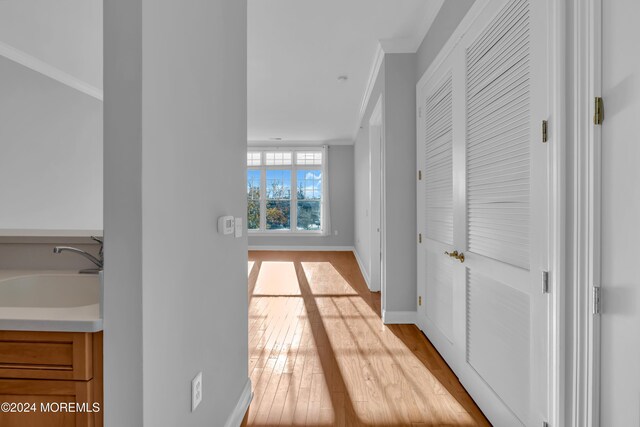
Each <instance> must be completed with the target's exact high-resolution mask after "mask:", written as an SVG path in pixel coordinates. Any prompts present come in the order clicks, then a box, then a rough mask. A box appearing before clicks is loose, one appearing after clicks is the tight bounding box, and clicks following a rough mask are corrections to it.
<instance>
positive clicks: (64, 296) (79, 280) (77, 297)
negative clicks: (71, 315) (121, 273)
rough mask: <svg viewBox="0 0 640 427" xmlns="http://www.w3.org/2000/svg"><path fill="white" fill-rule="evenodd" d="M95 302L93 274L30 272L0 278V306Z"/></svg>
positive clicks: (97, 285) (97, 298)
mask: <svg viewBox="0 0 640 427" xmlns="http://www.w3.org/2000/svg"><path fill="white" fill-rule="evenodd" d="M98 303H100V279H99V278H98V276H97V275H88V274H32V275H29V276H19V277H11V278H9V279H4V280H1V281H0V307H50V308H53V307H81V306H83V305H91V304H98Z"/></svg>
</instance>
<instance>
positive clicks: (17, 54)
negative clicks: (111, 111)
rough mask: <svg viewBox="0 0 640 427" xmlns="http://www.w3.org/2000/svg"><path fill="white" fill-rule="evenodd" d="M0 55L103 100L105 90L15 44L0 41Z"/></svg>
mask: <svg viewBox="0 0 640 427" xmlns="http://www.w3.org/2000/svg"><path fill="white" fill-rule="evenodd" d="M0 56H4V57H5V58H7V59H9V60H11V61H13V62H15V63H18V64H20V65H22V66H24V67H27V68H29V69H31V70H33V71H36V72H38V73H40V74H42V75H44V76H47V77H49V78H51V79H54V80H56V81H58V82H60V83H62V84H64V85H66V86H69V87H70V88H72V89H75V90H77V91H80V92H82V93H84V94H86V95H89V96H91V97H92V98H96V99H98V100H100V101H102V100H103V91H102V89H100V88H97V87H95V86H93V85H91V84H89V83H87V82H85V81H84V80H81V79H79V78H77V77H74V76H72V75H71V74H68V73H66V72H64V71H62V70H60V69H59V68H56V67H54V66H53V65H50V64H48V63H46V62H44V61H42V60H40V59H38V58H36V57H35V56H31V55H29V54H27V53H25V52H23V51H21V50H19V49H16V48H15V47H13V46H9V45H8V44H6V43H2V42H0Z"/></svg>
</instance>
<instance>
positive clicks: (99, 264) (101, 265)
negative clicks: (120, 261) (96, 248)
mask: <svg viewBox="0 0 640 427" xmlns="http://www.w3.org/2000/svg"><path fill="white" fill-rule="evenodd" d="M91 239H92V240H94V241H96V242H98V243H100V252H99V253H98V258H96V257H95V256H93V255H91V254H90V253H89V252H86V251H83V250H82V249H78V248H72V247H71V246H56V247H55V248H53V253H54V254H61V253H62V252H73V253H75V254H78V255H82V256H83V257H85V258H86V259H88V260H89V261H91V262H92V263H94V264H95V265H96V267H98V268H88V269H84V270H80V273H81V274H98V273H99V272H100V271H102V269H103V268H104V241H103V240H102V238H100V237H96V236H91Z"/></svg>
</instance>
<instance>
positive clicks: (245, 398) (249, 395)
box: [224, 378, 253, 427]
mask: <svg viewBox="0 0 640 427" xmlns="http://www.w3.org/2000/svg"><path fill="white" fill-rule="evenodd" d="M251 399H253V391H251V379H250V378H248V379H247V383H246V384H245V385H244V389H242V393H240V399H238V403H237V404H236V407H235V408H233V412H232V413H231V415H229V418H227V422H226V423H225V424H224V427H240V424H242V419H243V418H244V416H245V414H246V413H247V409H249V404H250V403H251Z"/></svg>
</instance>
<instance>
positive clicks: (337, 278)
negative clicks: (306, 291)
mask: <svg viewBox="0 0 640 427" xmlns="http://www.w3.org/2000/svg"><path fill="white" fill-rule="evenodd" d="M301 264H302V269H303V270H304V274H305V276H306V278H307V281H308V282H309V287H310V288H311V292H312V293H313V294H314V295H322V294H330V295H358V293H357V292H356V291H355V289H353V287H352V286H351V285H350V284H349V282H347V281H346V280H345V278H344V277H343V276H342V275H341V274H340V272H338V270H336V268H335V267H334V266H333V265H332V264H331V263H330V262H302V263H301Z"/></svg>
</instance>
